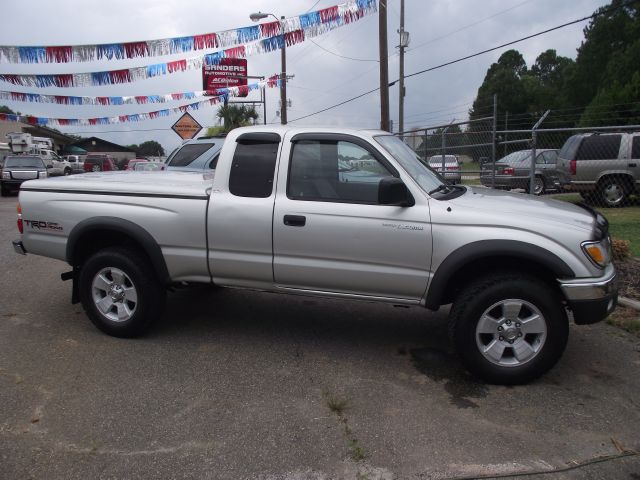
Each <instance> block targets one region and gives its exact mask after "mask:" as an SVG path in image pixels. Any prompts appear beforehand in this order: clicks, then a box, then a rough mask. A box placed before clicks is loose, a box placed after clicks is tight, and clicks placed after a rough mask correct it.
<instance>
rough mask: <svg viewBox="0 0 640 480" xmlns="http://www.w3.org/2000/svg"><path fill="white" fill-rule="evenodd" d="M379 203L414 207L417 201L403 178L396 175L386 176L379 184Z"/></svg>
mask: <svg viewBox="0 0 640 480" xmlns="http://www.w3.org/2000/svg"><path fill="white" fill-rule="evenodd" d="M378 203H379V204H380V205H397V206H399V207H412V206H414V205H415V204H416V201H415V200H414V199H413V196H412V195H411V192H409V190H408V189H407V186H406V185H405V184H404V182H403V181H402V180H400V179H399V178H396V177H384V178H383V179H382V180H380V183H379V184H378Z"/></svg>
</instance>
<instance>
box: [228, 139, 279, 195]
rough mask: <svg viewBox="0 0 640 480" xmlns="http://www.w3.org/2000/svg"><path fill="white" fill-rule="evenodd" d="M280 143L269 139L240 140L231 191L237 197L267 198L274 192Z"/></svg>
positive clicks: (230, 184)
mask: <svg viewBox="0 0 640 480" xmlns="http://www.w3.org/2000/svg"><path fill="white" fill-rule="evenodd" d="M278 145H279V143H275V142H273V141H269V140H264V141H263V140H245V141H241V140H240V139H239V140H238V143H237V145H236V151H235V153H234V154H233V163H232V164H231V173H230V175H229V191H230V192H231V193H232V194H233V195H236V196H237V197H254V198H267V197H269V196H270V195H271V192H273V175H274V171H275V168H276V159H277V158H278Z"/></svg>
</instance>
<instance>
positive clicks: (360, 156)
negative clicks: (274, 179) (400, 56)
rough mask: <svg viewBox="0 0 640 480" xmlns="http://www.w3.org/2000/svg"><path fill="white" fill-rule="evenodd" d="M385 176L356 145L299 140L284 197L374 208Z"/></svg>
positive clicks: (362, 149) (372, 159)
mask: <svg viewBox="0 0 640 480" xmlns="http://www.w3.org/2000/svg"><path fill="white" fill-rule="evenodd" d="M389 176H392V174H391V173H390V172H389V170H387V168H386V167H385V166H384V165H382V164H381V163H380V162H378V160H376V159H375V158H374V157H373V156H372V155H371V154H370V153H369V152H368V151H367V150H366V149H364V148H362V147H361V146H359V145H356V144H354V143H351V142H348V141H332V140H301V141H298V142H295V143H294V146H293V152H292V154H291V165H290V170H289V179H288V184H287V196H288V197H289V198H291V199H293V200H315V201H321V202H345V203H369V204H376V203H377V200H378V184H379V183H380V180H381V179H382V178H384V177H389Z"/></svg>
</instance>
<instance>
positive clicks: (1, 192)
mask: <svg viewBox="0 0 640 480" xmlns="http://www.w3.org/2000/svg"><path fill="white" fill-rule="evenodd" d="M0 195H2V196H3V197H8V196H9V190H8V189H7V188H5V186H4V185H1V186H0Z"/></svg>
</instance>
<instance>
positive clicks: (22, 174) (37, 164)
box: [0, 155, 51, 197]
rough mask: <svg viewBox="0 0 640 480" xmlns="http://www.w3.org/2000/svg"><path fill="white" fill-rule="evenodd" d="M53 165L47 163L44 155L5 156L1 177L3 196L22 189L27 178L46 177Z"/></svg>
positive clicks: (0, 184) (0, 187)
mask: <svg viewBox="0 0 640 480" xmlns="http://www.w3.org/2000/svg"><path fill="white" fill-rule="evenodd" d="M48 170H51V165H50V164H49V165H47V164H45V161H44V160H43V159H42V157H40V156H37V155H9V156H7V157H6V158H5V161H4V167H3V168H2V179H0V193H1V194H2V196H3V197H6V196H8V195H9V194H11V193H12V192H17V191H18V190H20V185H22V182H24V181H26V180H34V179H37V178H46V177H48V176H49V173H48Z"/></svg>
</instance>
